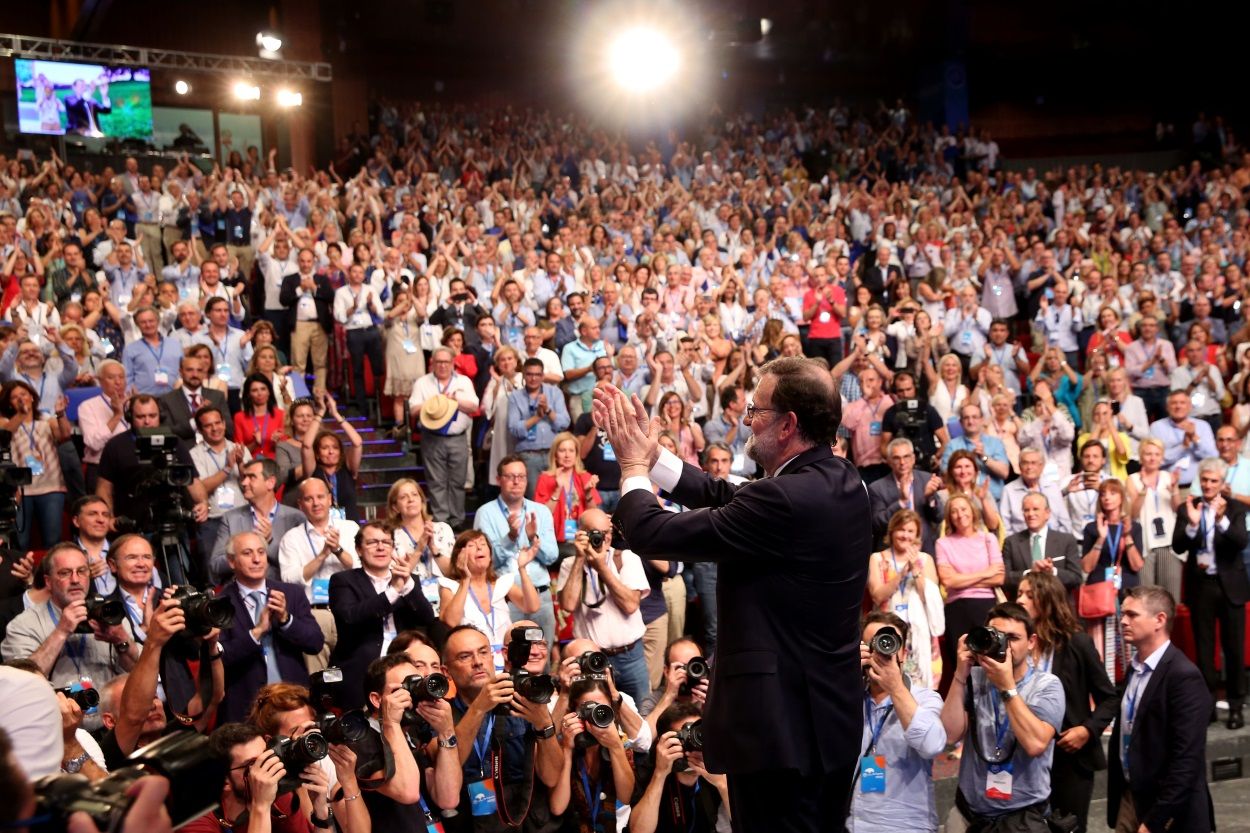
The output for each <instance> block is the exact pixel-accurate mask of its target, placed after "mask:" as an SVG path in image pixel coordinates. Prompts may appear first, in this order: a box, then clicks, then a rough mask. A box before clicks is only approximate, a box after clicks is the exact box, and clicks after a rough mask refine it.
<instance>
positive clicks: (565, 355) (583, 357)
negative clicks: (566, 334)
mask: <svg viewBox="0 0 1250 833" xmlns="http://www.w3.org/2000/svg"><path fill="white" fill-rule="evenodd" d="M607 355H608V351H607V348H606V347H604V346H603V341H602V340H600V341H596V342H595V343H594V344H592V345H590V346H589V347H587V346H586V345H585V344H583V343H582V340H581V339H580V338H577V339H574V340H573V341H570V342H569V343H568V344H566V345H564V352H562V353H561V354H560V367H561V368H563V370H564V371H565V373H566V374H567V373H568V371H570V370H576V369H577V368H579V367H590V366H591V365H592V364H594V363H595V359H597V358H599V357H600V356H607ZM566 378H567V377H566ZM594 386H595V374H594V373H587V374H586V375H585V376H582V377H581V378H580V379H574V380H573V381H571V382H569V381H565V383H564V389H565V390H567V391H568V392H569V395H570V396H581V395H582V394H583V393H585V392H586V391H588V390H590V389H591V388H593V387H594Z"/></svg>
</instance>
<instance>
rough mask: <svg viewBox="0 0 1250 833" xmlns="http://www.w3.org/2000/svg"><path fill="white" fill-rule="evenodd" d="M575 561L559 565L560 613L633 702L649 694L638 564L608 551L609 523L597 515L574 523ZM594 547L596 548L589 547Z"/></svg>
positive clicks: (646, 589) (625, 553) (645, 589)
mask: <svg viewBox="0 0 1250 833" xmlns="http://www.w3.org/2000/svg"><path fill="white" fill-rule="evenodd" d="M578 525H579V526H580V527H581V529H580V530H579V531H578V533H577V537H576V538H575V539H574V540H573V545H574V547H575V548H576V551H577V552H576V555H574V556H573V558H571V559H565V561H564V563H563V564H561V565H560V576H559V579H558V580H557V582H556V584H557V588H558V590H559V593H560V608H561V609H562V610H565V611H567V612H568V613H569V615H571V616H573V635H574V636H575V637H577V638H579V639H590V640H593V641H594V642H595V643H596V644H597V645H600V646H602V647H601V650H602V651H603V653H605V654H606V655H607V657H608V662H610V663H611V664H612V669H613V671H615V672H616V677H617V682H618V684H619V687H620V688H621V690H622V691H625V692H626V693H628V694H629V695H630V696H631V697H633V698H634V700H635V701H639V700H642V699H643V698H644V697H646V696H647V694H649V693H650V691H651V679H650V675H649V674H648V673H647V660H646V656H645V654H644V651H643V646H642V637H643V634H644V633H645V632H646V629H647V627H646V625H644V624H643V623H642V611H641V610H640V609H639V605H640V603H641V601H642V597H643V596H644V595H647V594H648V593H650V592H651V585H650V584H648V583H647V576H646V573H644V572H643V569H642V560H641V559H639V558H638V556H637V555H634V553H632V552H630V551H629V550H620V549H615V548H614V547H613V546H612V520H611V519H610V518H609V517H608V516H607V514H606V513H605V512H603V510H601V509H587V510H586V511H585V512H583V513H582V516H581V518H579V519H578ZM595 544H598V546H595Z"/></svg>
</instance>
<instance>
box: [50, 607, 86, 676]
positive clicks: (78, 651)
mask: <svg viewBox="0 0 1250 833" xmlns="http://www.w3.org/2000/svg"><path fill="white" fill-rule="evenodd" d="M44 604H45V605H47V607H48V617H49V618H51V619H52V627H54V628H55V627H56V626H57V625H59V624H60V623H61V617H60V615H59V614H58V613H57V612H56V608H54V607H53V606H52V602H51V600H49V601H46V602H44ZM86 645H87V635H86V634H78V647H77V648H75V647H74V640H73V638H72V637H71V638H67V639H66V640H65V656H67V657H69V661H70V662H72V663H74V673H76V674H77V675H78V677H79V679H82V663H80V662H79V660H80V659H81V658H82V657H83V655H84V654H85V653H86V650H87V648H86Z"/></svg>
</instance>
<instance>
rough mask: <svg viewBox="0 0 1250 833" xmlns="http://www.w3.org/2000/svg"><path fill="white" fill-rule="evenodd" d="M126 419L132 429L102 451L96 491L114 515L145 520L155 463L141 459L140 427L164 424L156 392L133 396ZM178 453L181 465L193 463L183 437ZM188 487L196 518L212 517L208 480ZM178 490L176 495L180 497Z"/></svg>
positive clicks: (119, 435)
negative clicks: (206, 485) (207, 491)
mask: <svg viewBox="0 0 1250 833" xmlns="http://www.w3.org/2000/svg"><path fill="white" fill-rule="evenodd" d="M126 422H127V423H129V424H130V428H131V430H129V431H127V432H125V433H123V434H118V435H117V436H115V437H113V438H112V439H111V440H109V441H108V442H107V443H105V444H104V451H103V452H101V454H100V469H99V472H100V473H99V478H98V479H97V481H96V488H95V493H96V494H97V495H99V496H100V497H102V498H104V500H105V501H107V502H108V504H109V509H110V510H112V512H113V515H114V516H119V515H124V516H126V517H128V518H134V519H136V520H139V521H143V520H145V519H146V518H147V516H148V511H149V506H150V504H151V502H150V500H149V496H148V495H145V494H144V490H145V489H146V488H149V487H150V485H151V484H150V480H149V479H148V478H149V476H150V475H151V473H152V466H151V464H147V463H143V462H141V461H140V460H139V452H138V447H137V445H136V443H137V440H138V436H139V434H138V429H140V428H156V427H157V426H159V425H160V424H161V409H160V404H159V403H158V402H157V399H156V397H155V396H150V395H147V394H138V395H136V396H133V397H131V399H130V402H129V404H128V405H127V407H126ZM174 456H175V459H176V462H177V463H178V464H180V465H185V466H188V467H192V470H194V468H193V467H194V462H193V461H192V459H191V447H190V446H189V445H187V443H186V442H185V441H183V440H178V442H177V444H176V445H175V446H174ZM186 491H187V493H188V494H190V496H191V500H192V501H193V502H194V503H195V511H196V518H197V519H198V520H203V519H204V518H206V517H208V503H207V500H208V496H207V494H206V493H205V491H204V484H202V483H201V482H200V481H199V480H192V481H191V485H189V486H187V488H186ZM180 496H181V493H180V492H175V494H174V495H173V497H180Z"/></svg>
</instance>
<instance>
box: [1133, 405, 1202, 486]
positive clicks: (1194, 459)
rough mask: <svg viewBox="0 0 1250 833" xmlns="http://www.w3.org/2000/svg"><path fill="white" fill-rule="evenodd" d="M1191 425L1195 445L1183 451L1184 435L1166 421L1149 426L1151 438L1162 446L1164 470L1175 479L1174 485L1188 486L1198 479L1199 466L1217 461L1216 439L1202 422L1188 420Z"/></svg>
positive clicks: (1184, 448) (1193, 418)
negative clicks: (1173, 475)
mask: <svg viewBox="0 0 1250 833" xmlns="http://www.w3.org/2000/svg"><path fill="white" fill-rule="evenodd" d="M1190 421H1191V422H1193V424H1194V444H1193V445H1191V446H1188V447H1186V445H1185V432H1184V431H1183V430H1181V429H1180V428H1179V427H1177V426H1176V424H1175V423H1173V422H1172V420H1171V419H1169V418H1167V417H1165V418H1163V419H1160V420H1156V421H1154V422H1152V423H1150V436H1152V437H1154V438H1155V439H1157V440H1159V441H1160V442H1161V443H1163V468H1165V469H1167V470H1168V471H1169V472H1171V473H1172V474H1175V475H1176V480H1177V482H1178V483H1179V484H1180V485H1182V486H1188V485H1189V484H1190V483H1193V482H1194V480H1195V479H1196V478H1197V477H1198V464H1199V463H1201V462H1202V461H1203V460H1204V459H1206V458H1207V457H1218V456H1219V452H1218V451H1217V450H1216V448H1215V437H1214V435H1212V433H1211V426H1210V425H1208V424H1207V423H1206V421H1205V420H1201V419H1198V418H1197V417H1190Z"/></svg>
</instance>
